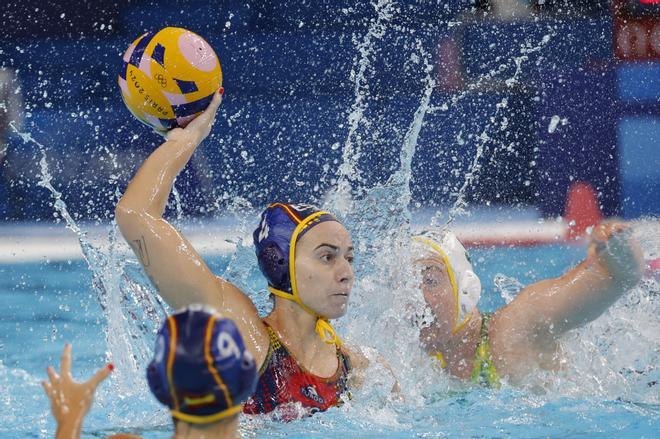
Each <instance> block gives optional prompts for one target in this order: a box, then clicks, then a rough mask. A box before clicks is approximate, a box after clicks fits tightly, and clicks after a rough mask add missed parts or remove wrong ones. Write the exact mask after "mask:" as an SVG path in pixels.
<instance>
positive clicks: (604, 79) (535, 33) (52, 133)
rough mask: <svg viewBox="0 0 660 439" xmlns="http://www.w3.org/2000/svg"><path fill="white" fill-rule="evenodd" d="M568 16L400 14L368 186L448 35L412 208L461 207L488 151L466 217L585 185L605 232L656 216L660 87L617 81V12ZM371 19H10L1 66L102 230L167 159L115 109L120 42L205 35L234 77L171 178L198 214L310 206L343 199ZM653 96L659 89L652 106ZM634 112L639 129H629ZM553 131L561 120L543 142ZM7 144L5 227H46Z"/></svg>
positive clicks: (375, 70) (29, 171)
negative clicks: (155, 159)
mask: <svg viewBox="0 0 660 439" xmlns="http://www.w3.org/2000/svg"><path fill="white" fill-rule="evenodd" d="M558 3H559V2H548V5H550V6H548V7H547V8H546V9H547V10H542V11H540V12H539V14H538V15H537V18H536V19H535V20H534V21H530V22H514V23H501V22H495V21H493V20H492V19H491V18H490V16H489V15H488V14H487V13H485V12H484V11H483V10H481V9H478V8H475V6H473V2H472V1H470V0H452V1H437V2H435V1H421V0H420V1H409V2H399V3H398V7H397V8H395V9H394V10H393V13H392V17H391V19H389V20H387V21H386V26H385V32H384V36H383V37H382V38H380V39H374V43H373V46H372V47H373V53H372V55H371V56H370V58H369V69H367V84H368V87H369V94H368V96H367V99H366V100H365V102H366V109H365V112H364V114H365V119H364V123H363V124H362V125H361V126H360V129H359V130H358V132H357V137H355V138H354V139H353V140H354V142H355V143H356V144H357V145H358V146H359V148H360V149H361V151H362V155H361V156H360V158H359V159H358V160H356V167H357V169H358V170H359V171H360V172H361V178H360V183H359V184H360V186H362V187H371V186H373V185H375V184H378V183H382V182H384V181H386V180H387V178H388V177H389V176H390V175H391V174H392V172H393V171H394V170H396V169H397V168H398V167H399V151H400V149H401V146H402V143H403V137H404V135H405V132H406V130H407V128H408V125H409V124H410V122H411V121H412V117H413V114H414V112H415V110H416V108H417V106H418V105H419V102H420V99H421V96H422V90H423V86H424V84H423V71H422V67H421V65H420V64H416V63H415V61H414V59H413V58H412V57H413V55H414V54H416V53H418V52H417V51H416V49H415V47H416V46H415V44H417V41H419V43H420V44H421V46H422V47H423V48H424V49H425V50H426V52H427V53H429V54H430V57H432V59H431V62H433V63H434V64H435V63H437V62H438V55H437V53H436V48H437V45H438V42H439V41H440V40H441V39H442V38H449V39H450V40H452V41H455V42H456V44H457V47H458V48H459V51H458V59H457V60H455V61H456V62H457V63H458V65H459V66H460V70H461V71H460V76H461V78H462V83H461V85H460V86H459V87H458V88H444V89H443V88H441V87H439V88H438V89H437V90H435V91H434V94H433V97H432V105H434V106H438V107H440V106H442V105H444V104H447V110H446V111H440V110H438V111H435V112H433V113H431V114H429V115H427V117H426V118H425V124H424V126H423V129H422V132H421V134H420V139H419V143H418V146H417V153H416V155H415V158H414V163H413V169H414V178H413V183H412V192H413V197H414V200H415V202H417V203H419V204H420V205H431V206H436V205H446V204H448V203H451V202H452V201H453V200H454V199H455V190H456V189H457V188H458V187H460V185H461V184H462V183H463V181H464V178H465V176H464V172H465V171H466V170H467V169H468V166H469V164H470V163H471V162H472V159H473V157H474V154H475V150H476V147H477V144H479V143H481V144H482V145H483V147H484V157H483V158H482V160H481V161H480V165H481V170H480V171H479V175H478V178H477V179H476V180H475V182H474V184H473V185H471V186H470V188H469V189H468V194H467V196H468V199H469V200H470V201H471V202H473V203H479V204H482V203H496V204H500V203H502V204H506V205H533V206H537V207H539V208H540V209H541V211H542V212H543V213H544V214H546V215H557V214H561V212H562V211H563V206H564V198H565V194H566V191H567V189H568V186H569V185H570V184H571V183H572V182H573V181H575V180H587V181H591V182H592V183H593V184H594V186H595V187H596V189H597V192H598V193H599V196H600V202H601V204H602V207H603V209H604V211H605V212H606V213H607V214H609V215H615V214H625V215H628V216H637V215H640V214H648V213H655V214H657V213H658V209H659V207H658V205H659V202H658V197H655V196H653V195H651V196H646V195H645V198H644V197H641V195H640V194H642V193H644V194H648V193H651V194H653V193H654V192H655V193H657V177H658V176H657V173H655V172H653V169H652V168H649V169H648V172H646V171H645V172H644V173H641V172H637V171H636V170H635V169H636V167H637V166H638V165H637V164H635V163H636V162H635V158H637V157H638V154H640V153H642V152H643V154H644V155H645V156H646V157H648V158H649V160H655V162H656V163H657V162H658V160H659V159H660V157H659V156H658V154H659V153H658V148H657V147H655V145H657V144H658V143H657V139H658V135H657V124H656V122H657V117H658V113H657V111H658V110H657V108H658V96H660V93H659V92H657V88H658V86H657V81H655V82H654V79H653V78H657V76H653V75H654V74H655V73H657V70H652V71H651V73H648V72H647V73H644V72H641V73H640V72H637V71H630V72H628V71H626V72H627V73H621V69H622V67H621V66H619V65H617V63H616V62H615V60H613V59H612V53H613V52H612V47H611V46H612V19H611V17H610V13H609V11H608V10H607V8H606V7H605V8H603V7H594V6H593V5H594V4H596V3H599V2H595V3H594V2H591V6H590V7H588V8H586V9H584V10H585V11H588V13H586V12H585V13H579V12H580V11H579V10H578V11H577V12H578V13H576V11H575V10H573V13H571V14H569V13H568V11H566V10H563V9H561V8H560V7H559V6H556V4H558ZM604 3H606V2H604ZM553 4H555V9H552V8H551V5H553ZM599 4H600V3H599ZM40 5H41V6H40ZM37 8H39V11H37V12H33V13H32V15H31V17H30V19H28V18H26V17H25V15H24V11H26V10H27V11H32V10H34V9H37ZM377 15H378V14H377V12H376V11H375V10H374V7H373V6H372V5H371V4H369V3H367V2H349V1H347V0H341V1H329V0H326V1H316V2H307V1H300V2H293V1H289V2H285V1H276V0H270V1H264V2H258V4H257V5H255V4H251V3H248V2H244V1H236V0H231V1H226V2H222V3H221V4H220V5H213V6H211V5H209V2H205V1H197V0H194V1H184V2H170V1H164V2H151V1H127V0H123V1H116V2H113V3H103V7H101V8H97V7H92V6H85V7H82V9H81V7H80V6H79V5H78V4H77V3H67V2H59V3H57V4H55V2H53V3H52V4H46V5H45V6H44V5H42V4H41V3H40V2H36V1H34V0H27V1H23V2H20V3H19V2H10V4H9V6H8V8H7V11H6V12H5V13H4V14H3V17H2V20H3V21H2V23H0V25H2V26H3V28H4V29H7V32H8V34H9V38H6V39H3V41H2V42H1V43H0V50H1V51H2V52H0V65H1V66H2V67H4V68H12V69H15V70H16V71H17V74H18V79H19V84H20V87H21V89H22V92H23V95H24V100H25V111H24V126H23V131H29V132H30V133H32V134H33V136H34V137H35V138H36V139H37V140H38V141H39V142H41V143H42V144H43V145H45V147H46V153H47V156H48V159H49V163H50V165H51V171H52V173H53V177H54V180H53V182H54V184H55V185H56V186H57V187H58V188H59V189H60V190H61V191H62V192H63V193H64V194H65V200H66V201H67V203H68V204H69V205H70V206H71V210H72V211H74V212H76V213H77V215H79V216H80V217H82V218H86V219H106V218H108V217H110V216H111V215H112V210H113V206H114V203H115V202H116V193H117V190H119V191H121V190H123V188H124V187H125V184H126V183H127V181H128V179H129V178H130V176H131V175H132V174H133V173H134V172H135V170H136V167H137V166H138V165H139V163H140V162H141V160H143V159H144V158H145V157H146V156H147V155H148V153H149V152H150V151H152V150H153V148H155V147H156V146H157V145H158V144H159V141H160V138H159V137H157V136H155V135H153V134H152V133H150V132H149V131H148V130H147V129H146V128H145V127H143V126H142V125H140V124H139V123H137V122H136V121H135V120H134V119H133V118H132V117H131V116H130V114H129V113H128V111H127V110H126V109H125V107H124V106H123V103H122V101H121V97H120V93H119V90H118V87H117V84H116V76H117V72H118V69H119V66H120V59H121V55H122V53H123V51H124V50H125V49H126V47H127V46H128V44H129V43H130V42H131V41H133V40H134V39H135V38H136V37H137V36H138V35H140V34H141V33H143V32H144V31H147V30H154V29H158V28H161V27H164V26H166V25H175V26H180V27H185V28H188V29H190V30H193V31H195V32H197V33H199V34H200V35H202V36H204V37H205V38H206V39H207V40H208V41H209V42H210V43H211V45H212V46H213V47H214V48H215V49H216V51H217V52H218V54H219V55H220V57H221V61H222V65H223V72H224V78H225V79H224V87H225V89H226V94H225V99H224V102H223V105H222V108H221V114H220V117H219V118H218V120H217V122H216V123H217V126H216V127H215V128H214V133H213V135H212V137H211V138H210V139H209V140H208V141H207V142H206V143H205V144H204V145H203V146H202V147H201V148H200V149H199V150H198V151H197V153H196V154H195V156H194V158H193V160H192V162H191V165H190V166H189V167H188V168H187V169H186V171H185V172H184V174H183V175H182V176H181V177H180V178H179V179H178V180H177V187H178V189H179V191H180V192H182V193H183V197H184V201H185V206H184V207H185V209H186V211H187V213H190V214H195V215H212V214H213V212H214V211H215V210H216V209H217V206H224V205H226V204H228V203H232V202H233V201H234V200H235V198H236V197H238V196H241V197H244V198H245V199H246V200H247V201H249V202H251V203H253V204H255V205H262V204H264V203H266V202H268V201H270V200H273V199H290V200H298V201H299V200H312V201H319V200H320V199H321V198H322V197H323V195H324V194H325V193H326V191H327V190H328V189H329V188H331V187H332V186H333V184H334V179H335V178H336V173H337V169H338V166H339V164H341V153H342V147H343V145H344V142H345V141H346V139H347V136H348V115H349V113H350V111H351V108H352V105H354V103H355V102H356V98H355V93H354V88H355V83H354V81H352V80H351V72H352V71H355V70H356V68H357V62H358V60H359V51H358V50H357V48H356V42H360V41H362V39H363V37H364V35H365V34H366V33H367V32H368V30H369V26H370V24H371V23H372V22H373V20H375V19H376V17H377ZM456 23H459V24H456ZM544 38H547V39H548V40H547V43H544V42H543V41H544ZM517 61H519V63H517ZM441 70H442V69H441ZM494 70H497V71H498V73H496V74H493V73H492V72H493V71H494ZM436 72H437V71H436ZM489 72H490V73H489ZM516 72H517V73H516ZM654 72H655V73H654ZM635 75H637V76H635ZM639 75H642V76H641V77H640V76H639ZM511 78H515V79H516V80H515V81H513V82H512V81H511ZM640 78H641V79H640ZM507 80H509V81H507ZM630 83H637V84H639V83H642V84H647V83H648V84H651V85H650V86H645V87H641V88H640V89H641V90H642V91H644V92H646V93H650V94H649V96H648V97H647V98H645V99H646V100H645V101H644V102H645V104H644V105H646V107H644V108H641V107H639V106H637V107H634V105H633V104H631V103H630V102H636V99H637V97H636V96H637V95H636V94H635V93H640V91H639V90H637V91H636V92H634V91H626V90H629V88H630V87H629V86H628V85H627V84H630ZM654 84H655V86H656V92H653V91H648V89H649V88H652V87H651V86H652V85H654ZM627 87H628V88H627ZM638 88H639V87H638ZM619 90H622V91H621V92H619ZM619 93H621V94H622V96H624V99H620V98H619ZM626 93H628V94H630V93H632V95H633V98H628V97H626V96H628V94H626ZM503 99H506V102H507V104H506V106H505V107H503V108H500V109H499V110H498V109H497V105H498V104H501V102H502V101H503ZM631 105H632V106H631ZM635 105H636V104H635ZM633 107H634V108H633ZM654 111H655V113H654ZM649 112H650V113H649ZM625 114H631V115H632V116H631V117H634V119H633V120H632V121H628V119H627V116H625ZM640 114H642V115H647V116H645V117H646V119H645V122H644V123H637V122H635V121H636V120H637V118H638V117H639V116H640ZM648 114H651V115H650V116H648ZM553 116H559V117H560V118H562V119H565V120H566V121H567V123H566V124H560V125H559V126H558V127H557V129H556V130H554V131H553V132H552V133H550V132H549V130H548V126H549V124H550V120H551V119H552V117H553ZM621 120H623V122H622V124H621V125H619V121H621ZM640 130H642V131H641V132H640ZM484 133H485V135H486V136H485V137H483V136H482V137H481V139H482V140H479V139H480V136H481V135H482V134H484ZM654 136H655V137H654ZM640 139H641V140H640ZM649 139H655V140H649ZM9 144H10V145H9V146H10V147H9V149H8V153H7V157H6V159H5V160H4V161H3V162H2V164H1V165H0V170H1V172H2V175H1V178H0V196H1V197H2V198H0V213H1V214H2V218H4V219H6V220H17V219H36V218H43V219H47V218H52V208H51V206H50V205H49V198H48V196H47V195H46V192H45V191H44V189H43V188H41V187H39V186H37V184H36V182H37V180H38V179H37V178H36V176H37V175H38V173H39V168H38V160H39V157H40V152H39V151H38V148H36V146H35V145H33V144H25V143H23V142H22V141H21V139H20V138H18V137H17V136H12V137H10V139H9ZM642 144H643V146H642ZM631 145H637V146H631ZM621 151H624V152H625V154H623V155H621ZM622 157H633V160H630V159H629V158H622ZM647 163H648V161H647ZM636 187H642V188H644V189H645V190H643V191H640V190H638V189H635V188H636Z"/></svg>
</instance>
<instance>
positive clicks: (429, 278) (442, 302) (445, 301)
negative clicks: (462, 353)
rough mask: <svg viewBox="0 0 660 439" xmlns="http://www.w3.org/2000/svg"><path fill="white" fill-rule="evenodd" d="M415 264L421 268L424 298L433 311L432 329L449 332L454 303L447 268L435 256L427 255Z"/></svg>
mask: <svg viewBox="0 0 660 439" xmlns="http://www.w3.org/2000/svg"><path fill="white" fill-rule="evenodd" d="M416 265H418V266H419V267H420V269H421V280H422V285H421V288H422V293H423V295H424V300H425V301H426V304H427V305H428V306H429V308H430V309H431V311H432V312H433V317H434V323H433V325H432V326H433V327H434V328H435V329H434V331H437V330H440V331H441V332H443V333H444V332H446V333H450V332H451V330H452V327H453V324H454V322H453V313H452V310H453V309H454V307H455V306H456V305H455V303H454V295H453V290H452V286H451V282H450V280H449V274H448V273H447V268H446V267H445V264H444V262H443V261H442V259H441V258H440V257H437V256H428V257H426V258H424V259H423V260H420V261H417V263H416Z"/></svg>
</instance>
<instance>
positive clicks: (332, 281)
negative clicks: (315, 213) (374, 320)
mask: <svg viewBox="0 0 660 439" xmlns="http://www.w3.org/2000/svg"><path fill="white" fill-rule="evenodd" d="M352 263H353V243H352V241H351V237H350V235H349V234H348V231H347V230H346V228H345V227H344V226H343V225H341V224H340V223H338V222H336V221H327V222H323V223H321V224H318V225H316V226H314V228H312V229H311V230H309V231H308V232H307V233H305V235H304V236H303V237H302V238H300V240H298V242H297V244H296V260H295V273H296V282H297V285H298V294H299V296H300V299H301V301H302V303H304V304H305V305H306V306H308V307H310V308H311V309H312V310H314V311H315V312H317V313H318V314H320V315H322V316H324V317H326V318H328V319H336V318H338V317H341V316H343V315H344V314H346V311H347V309H348V298H349V296H350V293H351V289H352V287H353V280H354V274H353V267H352Z"/></svg>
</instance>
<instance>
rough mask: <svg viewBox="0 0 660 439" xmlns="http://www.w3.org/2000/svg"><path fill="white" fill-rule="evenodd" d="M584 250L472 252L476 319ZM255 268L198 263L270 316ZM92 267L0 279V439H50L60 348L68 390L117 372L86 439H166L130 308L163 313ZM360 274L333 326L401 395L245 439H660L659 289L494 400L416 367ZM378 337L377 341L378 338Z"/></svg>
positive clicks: (384, 384) (580, 336)
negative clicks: (134, 437)
mask: <svg viewBox="0 0 660 439" xmlns="http://www.w3.org/2000/svg"><path fill="white" fill-rule="evenodd" d="M584 250H585V249H584V247H583V246H581V245H564V246H560V245H552V246H540V247H530V248H508V247H500V248H495V249H474V250H472V251H471V258H472V260H473V262H474V263H475V269H476V271H477V273H478V274H479V275H480V276H481V278H482V282H483V285H484V292H483V294H482V299H481V303H480V308H481V309H483V310H493V309H496V308H497V307H499V306H501V305H502V304H504V303H505V302H506V301H507V300H510V299H511V297H513V296H515V294H516V293H517V291H518V290H519V288H520V285H521V284H529V283H531V282H534V281H536V280H540V279H543V278H547V277H551V276H557V275H559V274H561V273H562V272H563V271H565V270H566V269H567V268H568V267H570V266H571V265H574V264H575V263H577V262H579V261H580V260H581V258H582V257H583V255H584ZM101 252H102V253H105V254H106V256H107V255H111V254H112V251H111V250H108V249H105V250H102V251H101ZM251 258H252V252H251V250H250V249H249V248H248V247H247V246H246V247H240V246H239V249H238V250H237V251H236V253H235V254H232V255H215V256H210V257H208V258H207V260H208V262H209V265H210V266H211V267H212V269H213V270H214V271H215V272H216V273H219V274H222V275H224V276H227V277H228V278H230V279H232V280H233V281H235V282H236V283H237V284H238V285H239V286H240V287H241V288H243V289H245V290H246V291H249V292H251V293H250V294H251V295H252V296H253V298H254V299H255V301H256V302H257V304H258V307H259V308H260V310H262V311H264V312H265V311H266V310H267V308H268V301H267V300H266V299H265V294H263V293H261V292H260V291H262V290H263V289H264V287H265V285H261V282H262V281H261V279H260V277H259V275H258V273H257V272H256V270H255V268H254V265H255V264H254V263H253V261H251ZM109 260H110V263H116V261H115V262H112V260H111V258H110V259H109ZM106 262H108V261H106ZM97 263H98V261H96V262H95V263H93V264H92V265H91V266H90V265H88V262H85V261H68V262H51V263H46V262H44V263H23V264H14V265H2V266H0V300H1V303H2V304H3V308H4V312H3V313H2V315H1V316H0V389H1V391H0V437H1V438H5V437H6V438H29V437H53V436H54V429H55V424H54V421H53V419H52V417H51V416H50V413H49V406H48V401H47V398H46V396H45V395H44V393H43V391H42V389H41V386H40V380H42V379H44V378H45V377H46V372H45V368H46V366H47V365H48V364H53V365H58V367H59V355H60V352H61V349H62V347H63V345H64V343H65V342H72V343H73V356H74V363H73V365H74V366H73V367H74V376H75V377H77V378H83V377H88V376H89V375H90V374H92V373H93V371H94V370H95V369H96V368H97V367H101V366H102V365H104V364H105V363H106V362H107V361H109V360H111V361H113V362H114V363H115V364H116V365H117V370H116V371H115V373H114V374H113V376H112V377H111V378H110V379H109V380H107V381H106V382H105V383H103V385H102V386H101V387H100V389H99V391H98V393H97V397H96V400H95V404H94V407H93V408H92V410H91V412H90V414H89V415H88V417H87V420H86V422H85V424H84V435H83V436H84V437H104V436H105V435H107V434H111V433H114V432H119V431H130V432H135V433H139V434H142V435H143V436H144V437H146V438H166V437H170V434H171V430H170V420H169V417H168V416H167V413H166V412H165V411H164V410H163V409H162V408H161V407H160V406H159V405H158V404H157V403H156V401H155V400H154V398H153V397H152V396H151V394H150V393H149V391H148V389H147V385H146V382H145V380H144V379H143V374H144V372H143V371H144V362H145V361H146V360H147V359H148V358H149V356H150V354H151V352H150V350H151V346H152V343H153V340H154V337H153V330H154V328H155V327H156V325H157V322H154V321H150V320H153V319H151V318H150V317H149V314H145V312H147V311H149V310H147V311H145V309H146V308H145V307H144V306H142V307H141V306H139V305H136V304H135V303H134V302H131V300H130V297H128V296H130V294H133V295H135V294H138V293H140V294H141V293H145V292H146V294H147V295H148V297H151V298H152V300H153V304H154V309H155V310H156V312H160V314H161V315H162V311H159V308H158V306H159V305H158V303H157V302H156V301H155V299H153V296H151V289H150V287H149V285H148V282H147V281H146V279H145V278H144V276H143V275H142V274H141V270H140V269H139V267H138V266H137V264H136V263H135V261H133V260H130V259H129V261H128V262H122V263H121V270H111V269H110V268H108V265H106V266H105V267H104V268H103V267H102V264H98V265H95V264H97ZM358 266H359V265H358ZM364 270H365V271H363V272H361V273H360V272H358V278H359V279H358V281H357V283H356V286H355V294H354V296H355V298H354V299H352V300H354V305H355V306H353V307H352V308H351V310H349V312H348V314H347V316H346V317H344V318H343V319H342V320H340V321H339V322H338V325H337V326H338V328H339V331H340V333H341V335H342V336H343V337H344V338H345V340H346V341H347V342H348V343H349V344H351V345H359V346H365V347H366V348H367V349H366V351H365V352H366V353H367V354H368V356H371V355H374V356H375V355H376V354H374V352H373V351H374V350H378V351H379V353H380V355H382V357H383V358H384V359H385V360H386V361H387V362H388V363H390V364H391V365H392V366H393V368H394V369H395V371H396V374H397V379H398V380H399V382H400V384H401V388H402V392H401V395H399V397H393V396H392V394H391V393H390V391H389V389H390V388H391V385H392V383H393V378H392V377H391V376H390V375H389V374H388V373H387V372H386V371H385V370H383V369H382V367H381V366H379V365H378V364H377V362H372V364H374V365H373V366H372V369H371V370H370V373H369V377H368V379H367V382H366V383H365V385H364V387H363V388H361V389H358V390H356V391H354V392H353V399H352V400H350V401H347V402H346V404H345V405H344V406H342V407H339V408H335V409H331V410H329V411H328V412H326V413H322V414H317V415H315V416H313V417H311V418H306V419H302V420H300V421H295V422H291V423H286V424H282V423H278V422H275V421H273V420H271V419H269V418H267V417H254V418H251V419H248V418H244V419H243V420H242V424H241V431H242V434H243V435H244V437H283V436H286V437H300V438H303V437H305V438H307V437H367V438H368V437H373V438H375V437H530V438H532V437H586V436H596V437H648V438H651V437H657V432H658V431H660V384H658V385H656V384H655V382H656V380H658V378H660V376H659V372H658V361H659V358H660V340H659V337H658V334H660V332H659V331H660V327H659V323H658V318H657V317H658V296H659V294H658V293H659V290H658V284H657V280H654V279H650V280H649V279H647V280H645V281H644V282H643V284H642V285H641V286H640V287H639V288H637V289H635V290H634V291H631V292H630V293H629V294H628V295H627V296H626V297H624V298H622V299H621V300H620V301H619V302H618V303H617V304H615V305H614V306H613V307H612V308H611V309H610V311H608V312H607V313H606V314H605V315H603V316H601V318H599V319H598V320H596V321H595V322H593V323H592V324H590V325H588V326H587V327H585V328H583V329H581V330H579V331H575V332H574V333H572V334H569V335H568V336H567V337H566V340H565V341H564V343H563V348H564V350H565V353H566V355H567V358H568V360H567V361H568V364H567V366H566V370H565V371H564V372H562V373H559V374H557V375H552V376H547V375H542V374H540V373H539V374H537V375H535V380H538V383H539V386H530V387H529V388H525V389H518V388H512V387H508V386H506V385H505V386H504V388H503V389H502V390H500V391H493V390H488V389H483V388H475V387H472V386H467V385H463V384H460V383H457V382H455V381H453V380H451V379H449V378H447V377H446V376H445V375H443V373H442V372H441V371H439V370H438V369H437V368H436V366H435V365H433V364H432V363H431V362H430V361H429V360H427V359H426V358H425V357H424V356H421V355H420V354H419V352H418V351H417V350H416V347H415V341H414V340H411V339H409V338H406V335H407V334H409V333H410V329H409V328H406V325H407V322H406V321H405V320H406V319H405V318H403V317H401V316H402V315H403V314H405V313H403V312H402V311H401V309H398V310H397V309H395V308H396V307H397V306H398V305H399V304H400V303H402V302H401V301H400V300H399V299H396V300H390V301H388V300H381V299H384V298H386V297H388V296H387V295H391V294H392V293H394V294H396V295H400V296H405V294H401V293H405V292H406V291H407V290H406V289H405V285H404V284H401V285H398V284H397V285H395V286H396V288H392V289H391V290H387V291H384V289H383V288H382V287H383V284H382V281H387V280H388V279H382V278H381V279H380V281H381V283H379V276H380V274H379V273H376V272H369V269H368V268H365V269H364ZM118 272H121V273H122V276H120V277H119V278H118V277H117V276H116V274H117V273H118ZM112 279H115V280H114V281H113V280H112ZM117 279H119V280H117ZM115 281H116V282H117V284H116V285H115V286H116V287H117V288H113V284H112V282H115ZM120 283H121V285H122V286H121V287H120ZM104 291H105V292H104ZM126 292H128V293H126ZM379 294H381V295H382V296H378V295H379ZM118 296H126V297H123V298H122V297H118ZM145 297H147V296H145ZM101 303H102V304H103V306H101ZM388 303H389V305H387V304H388ZM118 308H120V309H118ZM153 311H154V310H153V309H152V310H151V311H150V312H153ZM365 313H367V314H368V315H364V314H365ZM137 316H140V317H139V318H138V317H137ZM397 316H398V317H397ZM375 332H376V333H378V334H379V336H378V337H375V338H374V335H373V334H374V333H375ZM376 338H377V339H376ZM368 347H371V348H373V349H371V350H369V349H368ZM374 358H375V357H374Z"/></svg>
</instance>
